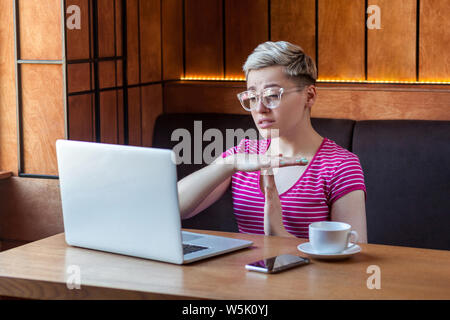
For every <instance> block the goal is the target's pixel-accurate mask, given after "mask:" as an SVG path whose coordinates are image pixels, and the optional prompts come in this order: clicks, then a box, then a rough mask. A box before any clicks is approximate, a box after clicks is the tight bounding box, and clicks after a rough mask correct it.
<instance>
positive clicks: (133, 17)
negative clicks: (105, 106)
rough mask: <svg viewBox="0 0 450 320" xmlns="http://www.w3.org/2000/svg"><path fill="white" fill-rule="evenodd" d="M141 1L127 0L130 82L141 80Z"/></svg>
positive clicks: (128, 69) (135, 82)
mask: <svg viewBox="0 0 450 320" xmlns="http://www.w3.org/2000/svg"><path fill="white" fill-rule="evenodd" d="M138 5H139V2H138V0H128V1H127V51H128V52H127V71H128V73H127V78H128V84H137V83H139V82H140V67H139V64H140V61H139V24H138V23H139V20H138V17H139V11H138V10H139V8H138Z"/></svg>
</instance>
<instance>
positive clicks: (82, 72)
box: [67, 63, 91, 93]
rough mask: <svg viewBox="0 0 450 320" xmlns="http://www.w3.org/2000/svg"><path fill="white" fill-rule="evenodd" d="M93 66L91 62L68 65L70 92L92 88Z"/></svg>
mask: <svg viewBox="0 0 450 320" xmlns="http://www.w3.org/2000/svg"><path fill="white" fill-rule="evenodd" d="M90 79H91V66H90V65H89V63H76V64H68V65H67V84H68V90H69V93H71V92H78V91H87V90H91V82H90Z"/></svg>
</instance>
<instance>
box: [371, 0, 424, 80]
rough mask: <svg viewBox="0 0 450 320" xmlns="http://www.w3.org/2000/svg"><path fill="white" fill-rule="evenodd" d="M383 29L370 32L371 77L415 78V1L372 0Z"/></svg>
mask: <svg viewBox="0 0 450 320" xmlns="http://www.w3.org/2000/svg"><path fill="white" fill-rule="evenodd" d="M368 3H369V5H377V6H378V7H379V8H380V13H381V29H368V31H367V79H368V80H401V81H404V80H406V81H415V80H416V3H417V1H416V0H369V2H368Z"/></svg>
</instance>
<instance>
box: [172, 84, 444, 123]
mask: <svg viewBox="0 0 450 320" xmlns="http://www.w3.org/2000/svg"><path fill="white" fill-rule="evenodd" d="M428 87H429V86H428ZM243 90H245V83H243V82H239V83H229V82H227V83H219V82H217V83H211V82H197V83H186V82H175V83H170V84H166V85H165V86H164V110H165V112H168V113H171V112H187V113H199V112H211V113H232V114H248V112H247V111H245V110H244V109H242V107H241V106H240V104H239V102H238V100H237V99H236V94H237V93H238V92H240V91H243ZM317 91H318V96H317V100H316V102H315V104H314V105H313V107H312V116H313V117H317V118H336V119H353V120H377V119H416V120H450V113H449V112H448V101H450V90H446V89H445V88H443V89H431V88H417V87H416V86H402V87H401V88H400V87H397V88H394V89H393V88H392V86H377V85H366V86H365V87H361V86H360V85H355V86H352V85H350V86H345V87H336V86H330V85H328V86H326V85H322V84H318V90H317Z"/></svg>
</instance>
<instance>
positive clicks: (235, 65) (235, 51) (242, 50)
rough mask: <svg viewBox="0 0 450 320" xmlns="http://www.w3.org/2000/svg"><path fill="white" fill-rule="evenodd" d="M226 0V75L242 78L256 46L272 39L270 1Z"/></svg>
mask: <svg viewBox="0 0 450 320" xmlns="http://www.w3.org/2000/svg"><path fill="white" fill-rule="evenodd" d="M224 1H225V26H226V27H225V29H226V30H225V76H227V77H242V76H243V75H244V73H243V71H242V66H243V65H244V63H245V61H246V60H247V57H248V55H249V54H250V53H252V51H253V49H255V48H256V46H257V45H258V44H260V43H262V42H265V41H267V40H269V27H268V0H224Z"/></svg>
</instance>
